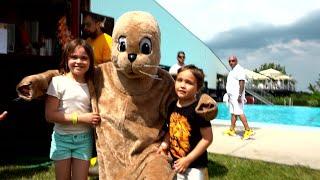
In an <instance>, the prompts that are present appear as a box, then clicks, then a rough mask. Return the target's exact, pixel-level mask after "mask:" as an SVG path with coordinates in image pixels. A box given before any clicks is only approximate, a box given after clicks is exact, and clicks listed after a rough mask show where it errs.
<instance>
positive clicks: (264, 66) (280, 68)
mask: <svg viewBox="0 0 320 180" xmlns="http://www.w3.org/2000/svg"><path fill="white" fill-rule="evenodd" d="M270 68H272V69H275V70H278V71H280V72H282V73H283V74H287V73H286V68H285V67H284V66H281V65H280V64H275V63H265V64H262V65H261V66H260V67H259V68H258V69H254V70H253V71H255V72H260V71H263V70H266V69H270Z"/></svg>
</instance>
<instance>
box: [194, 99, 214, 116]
mask: <svg viewBox="0 0 320 180" xmlns="http://www.w3.org/2000/svg"><path fill="white" fill-rule="evenodd" d="M195 110H196V113H197V114H199V115H200V116H201V117H203V118H205V119H206V120H207V121H210V120H212V119H214V118H216V116H217V114H218V104H217V102H216V101H215V100H214V99H213V98H212V97H210V96H209V95H207V94H202V95H201V97H200V100H199V103H198V105H197V107H196V109H195Z"/></svg>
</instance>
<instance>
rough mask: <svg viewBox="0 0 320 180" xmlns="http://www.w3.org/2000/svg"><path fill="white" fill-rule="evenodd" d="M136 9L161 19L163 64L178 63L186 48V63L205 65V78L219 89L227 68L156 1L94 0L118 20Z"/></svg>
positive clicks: (97, 8)
mask: <svg viewBox="0 0 320 180" xmlns="http://www.w3.org/2000/svg"><path fill="white" fill-rule="evenodd" d="M133 10H139V11H147V12H150V13H151V14H152V15H153V16H155V18H156V19H157V20H158V23H159V26H160V30H161V62H160V63H161V64H163V65H166V66H171V65H173V64H175V63H176V61H177V60H176V56H177V52H178V51H180V50H183V51H185V53H186V61H185V62H186V64H195V65H197V66H198V67H200V68H202V69H203V70H204V72H205V74H206V79H205V80H206V81H208V88H210V89H216V82H217V78H216V76H217V75H216V74H217V73H220V74H226V73H227V69H226V67H225V66H224V65H223V64H222V63H221V61H220V59H219V58H218V57H217V56H216V55H215V54H214V53H213V52H212V51H211V50H210V49H209V48H208V47H207V46H206V45H205V44H204V43H203V42H202V41H201V40H200V39H198V38H197V37H196V36H194V35H193V34H192V33H191V32H190V31H189V30H188V29H187V28H185V27H184V26H183V25H182V24H181V23H180V22H179V21H178V20H176V19H175V18H174V17H173V16H172V15H171V14H170V13H168V12H167V11H166V10H165V9H164V8H162V6H160V5H159V4H158V3H157V2H156V1H152V0H139V1H132V0H121V1H117V0H91V11H93V12H96V13H99V14H102V15H106V16H111V17H114V18H115V19H117V18H118V17H119V16H120V15H121V14H123V13H125V12H127V11H133ZM189 13H192V12H189ZM199 21H200V20H199Z"/></svg>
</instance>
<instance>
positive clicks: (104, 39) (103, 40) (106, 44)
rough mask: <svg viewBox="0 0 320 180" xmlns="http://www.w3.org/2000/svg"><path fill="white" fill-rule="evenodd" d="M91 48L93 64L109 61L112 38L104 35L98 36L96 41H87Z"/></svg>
mask: <svg viewBox="0 0 320 180" xmlns="http://www.w3.org/2000/svg"><path fill="white" fill-rule="evenodd" d="M88 43H89V44H90V45H91V47H92V48H93V53H94V58H95V64H96V65H98V64H101V63H103V62H106V61H111V47H112V37H111V36H109V35H108V34H106V33H103V34H101V35H99V36H98V37H97V38H96V39H94V40H92V39H88Z"/></svg>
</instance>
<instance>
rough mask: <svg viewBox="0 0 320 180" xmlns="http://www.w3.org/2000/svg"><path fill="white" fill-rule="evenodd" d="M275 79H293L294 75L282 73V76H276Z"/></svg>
mask: <svg viewBox="0 0 320 180" xmlns="http://www.w3.org/2000/svg"><path fill="white" fill-rule="evenodd" d="M274 79H275V80H292V77H290V76H288V75H284V74H283V75H280V76H276V77H275V78H274Z"/></svg>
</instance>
